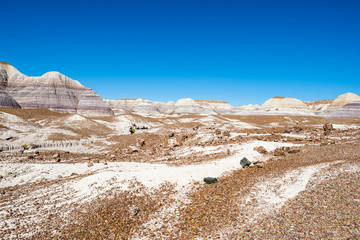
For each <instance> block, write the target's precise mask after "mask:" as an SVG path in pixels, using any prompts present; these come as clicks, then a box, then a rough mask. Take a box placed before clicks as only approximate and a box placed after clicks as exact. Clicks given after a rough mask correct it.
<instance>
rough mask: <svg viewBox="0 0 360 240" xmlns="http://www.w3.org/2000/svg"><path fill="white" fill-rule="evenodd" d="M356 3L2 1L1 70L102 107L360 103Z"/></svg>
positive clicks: (359, 10)
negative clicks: (83, 90)
mask: <svg viewBox="0 0 360 240" xmlns="http://www.w3.org/2000/svg"><path fill="white" fill-rule="evenodd" d="M359 13H360V1H357V0H338V1H334V0H327V1H320V0H319V1H317V0H311V1H308V0H302V1H300V0H299V1H296V0H294V1H289V0H283V1H279V0H272V1H269V0H246V1H242V0H233V1H228V0H218V1H212V0H206V1H197V0H117V1H109V0H102V1H99V0H98V1H93V0H87V1H76V0H73V1H68V0H61V1H54V0H53V1H52V0H47V1H36V0H34V1H16V0H12V1H3V2H2V3H1V17H2V22H3V24H2V25H1V35H0V36H1V37H0V46H1V48H0V54H1V59H0V61H6V62H8V63H10V64H12V65H14V66H15V67H16V68H18V69H19V70H20V71H21V72H22V73H24V74H27V75H32V76H39V75H42V74H44V73H45V72H48V71H59V72H61V73H63V74H65V75H67V76H69V77H71V78H73V79H75V80H78V81H80V82H81V83H82V84H83V85H85V86H86V87H90V88H92V89H94V90H95V91H96V92H98V93H99V94H100V96H102V97H103V98H110V99H118V98H147V99H150V100H153V101H163V102H167V101H170V100H173V101H175V100H177V99H180V98H186V97H190V98H193V99H214V100H224V101H227V102H229V103H230V104H232V105H234V106H239V105H245V104H250V103H252V104H262V103H263V102H264V101H265V100H267V99H269V98H271V97H273V96H276V95H280V96H292V97H295V98H299V99H301V100H304V101H305V100H317V99H334V98H336V97H337V96H338V95H340V94H342V93H345V92H354V93H357V94H360V44H359V43H360V14H359Z"/></svg>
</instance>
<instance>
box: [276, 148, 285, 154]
mask: <svg viewBox="0 0 360 240" xmlns="http://www.w3.org/2000/svg"><path fill="white" fill-rule="evenodd" d="M284 155H285V151H284V150H283V149H282V148H276V149H275V150H274V156H284Z"/></svg>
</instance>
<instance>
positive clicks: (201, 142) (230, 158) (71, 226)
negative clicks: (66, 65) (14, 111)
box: [0, 116, 360, 239]
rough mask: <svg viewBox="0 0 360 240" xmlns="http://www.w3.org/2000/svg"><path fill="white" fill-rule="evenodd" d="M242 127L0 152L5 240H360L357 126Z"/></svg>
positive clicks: (196, 126)
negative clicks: (100, 146) (100, 145)
mask: <svg viewBox="0 0 360 240" xmlns="http://www.w3.org/2000/svg"><path fill="white" fill-rule="evenodd" d="M55 117H57V116H54V118H55ZM239 118H240V119H237V118H235V117H234V118H233V119H232V120H231V121H230V120H229V119H226V118H219V119H217V120H216V121H218V122H216V124H214V122H213V121H214V119H215V118H206V117H201V118H199V119H197V118H194V117H191V118H189V119H190V120H191V121H194V122H191V124H190V123H188V122H186V124H183V125H181V124H179V123H178V122H181V121H182V120H184V119H183V118H180V119H176V121H178V122H173V121H175V120H174V119H168V120H169V121H170V120H171V124H169V123H167V124H165V125H163V126H161V125H156V127H154V128H149V129H146V130H143V131H142V132H140V133H136V134H133V135H130V134H126V135H121V134H118V135H116V134H114V135H112V136H109V137H108V139H107V140H108V143H107V144H106V146H107V147H106V149H107V150H106V151H107V152H96V153H92V152H89V153H86V154H84V153H80V152H72V151H65V150H66V149H65V150H64V149H62V150H61V151H60V150H57V149H51V150H47V149H40V150H39V151H38V152H36V151H35V150H28V151H25V152H19V151H9V152H2V153H0V166H2V169H0V173H1V174H0V175H1V179H0V220H1V221H0V239H196V238H197V239H359V238H360V236H359V224H360V222H359V220H358V216H360V200H359V199H360V191H359V189H360V188H359V185H360V182H359V180H360V145H359V139H360V138H359V133H360V128H359V127H358V126H359V125H356V124H358V120H355V122H352V121H351V120H346V121H344V122H341V121H340V120H337V123H338V124H339V125H338V126H339V127H338V129H336V130H334V131H332V132H331V133H327V134H325V133H324V132H323V129H322V123H323V121H324V120H323V119H320V118H306V117H301V118H300V117H292V118H293V119H290V117H281V116H273V117H266V116H263V117H239ZM289 119H290V120H291V121H290V120H289ZM180 120H181V121H180ZM185 120H186V121H188V119H187V118H185ZM190 120H189V121H190ZM34 121H35V120H34ZM36 121H37V120H36ZM99 121H100V120H99ZM101 121H102V120H101ZM114 121H115V120H114ZM156 121H157V122H156V124H158V121H159V120H156ZM161 121H164V120H161ZM207 121H208V122H207ZM297 121H302V122H303V124H302V125H300V124H298V123H297ZM164 122H165V121H164ZM274 122H275V123H276V124H275V125H276V127H273V126H275V125H274V124H273V125H271V126H270V125H269V124H272V123H274ZM101 123H103V121H102V122H101ZM200 123H201V124H200ZM245 123H246V124H245ZM340 124H341V125H340ZM355 125H356V126H355ZM244 126H245V127H246V128H244ZM347 126H355V127H354V128H348V127H347ZM180 127H181V129H180ZM340 127H341V128H340ZM230 130H231V131H230ZM148 131H149V132H148ZM151 131H152V132H151ZM23 134H26V133H25V132H24V133H23ZM93 145H94V146H95V145H96V142H95V143H91V142H89V143H88V145H86V144H85V145H84V146H83V145H81V146H80V147H82V148H84V149H85V148H89V149H91V148H92V147H93ZM132 147H135V149H136V151H135V150H131V149H132ZM259 147H262V148H259ZM94 148H95V147H94ZM95 149H96V148H95ZM264 150H265V151H264ZM275 150H278V151H275ZM242 157H248V158H249V159H250V160H251V161H252V162H253V164H252V165H251V166H250V167H246V168H242V167H241V166H240V164H239V162H240V159H241V158H242ZM256 161H258V162H257V163H256ZM254 163H256V164H254ZM5 168H6V169H5ZM213 175H216V177H217V178H218V179H217V180H218V181H217V182H216V183H214V184H204V182H203V181H202V179H203V177H207V176H209V177H211V176H213Z"/></svg>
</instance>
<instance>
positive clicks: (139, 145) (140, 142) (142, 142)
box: [136, 139, 145, 147]
mask: <svg viewBox="0 0 360 240" xmlns="http://www.w3.org/2000/svg"><path fill="white" fill-rule="evenodd" d="M136 145H137V146H138V147H143V146H145V140H143V139H137V140H136Z"/></svg>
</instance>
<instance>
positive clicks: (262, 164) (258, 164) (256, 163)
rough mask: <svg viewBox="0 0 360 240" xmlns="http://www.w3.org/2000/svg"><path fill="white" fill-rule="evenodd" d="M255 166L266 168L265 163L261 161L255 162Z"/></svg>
mask: <svg viewBox="0 0 360 240" xmlns="http://www.w3.org/2000/svg"><path fill="white" fill-rule="evenodd" d="M254 166H255V167H257V168H263V167H264V163H263V162H260V161H256V162H254Z"/></svg>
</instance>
